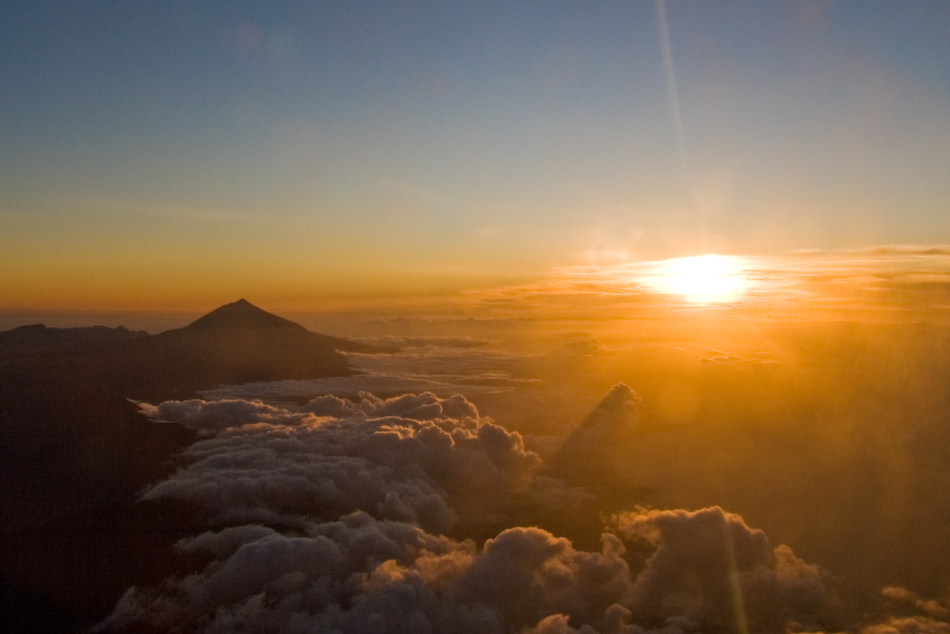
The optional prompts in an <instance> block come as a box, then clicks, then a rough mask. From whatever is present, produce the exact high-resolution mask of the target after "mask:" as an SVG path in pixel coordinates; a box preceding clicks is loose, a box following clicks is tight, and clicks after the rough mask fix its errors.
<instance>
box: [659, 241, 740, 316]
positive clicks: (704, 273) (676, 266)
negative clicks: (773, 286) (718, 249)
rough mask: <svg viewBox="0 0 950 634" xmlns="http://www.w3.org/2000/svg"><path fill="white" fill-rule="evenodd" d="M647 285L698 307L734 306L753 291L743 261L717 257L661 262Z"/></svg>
mask: <svg viewBox="0 0 950 634" xmlns="http://www.w3.org/2000/svg"><path fill="white" fill-rule="evenodd" d="M643 282H644V283H645V284H646V285H647V286H649V287H650V288H651V289H652V290H654V291H657V292H660V293H666V294H670V295H679V296H681V297H683V298H684V299H685V300H686V301H688V302H692V303H694V304H709V303H722V302H734V301H736V300H737V299H739V298H740V297H742V294H743V293H745V291H746V290H747V289H748V288H749V280H748V279H746V277H745V276H744V275H743V266H742V262H741V260H740V258H737V257H735V256H728V255H716V254H714V253H710V254H709V255H700V256H695V257H689V258H673V259H670V260H663V261H662V262H657V263H656V266H654V267H653V268H651V269H649V270H648V271H647V273H646V275H645V276H644V279H643Z"/></svg>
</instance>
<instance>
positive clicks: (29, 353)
mask: <svg viewBox="0 0 950 634" xmlns="http://www.w3.org/2000/svg"><path fill="white" fill-rule="evenodd" d="M394 350H395V349H393V348H381V347H374V346H367V345H363V344H360V343H356V342H353V341H348V340H346V339H341V338H338V337H331V336H328V335H323V334H319V333H315V332H311V331H309V330H307V329H306V328H304V327H303V326H301V325H299V324H296V323H294V322H292V321H289V320H287V319H284V318H282V317H278V316H277V315H273V314H271V313H268V312H266V311H264V310H261V309H260V308H258V307H256V306H254V305H253V304H251V303H249V302H247V301H246V300H243V299H242V300H239V301H237V302H234V303H232V304H227V305H225V306H221V307H220V308H218V309H216V310H213V311H211V312H210V313H208V314H207V315H204V316H203V317H201V318H199V319H197V320H196V321H194V322H193V323H191V324H189V325H187V326H185V327H183V328H178V329H175V330H168V331H165V332H163V333H160V334H158V335H150V334H148V333H145V332H133V331H130V330H127V329H125V328H122V327H119V328H106V327H103V326H94V327H91V328H47V327H46V326H44V325H42V324H36V325H31V326H22V327H20V328H14V329H13V330H9V331H6V332H2V333H0V388H2V389H0V508H2V509H3V512H2V513H0V599H2V601H0V613H2V614H3V615H4V617H5V618H6V617H10V619H11V620H10V622H11V623H13V624H14V625H15V624H16V623H18V622H19V621H17V619H18V618H19V619H21V620H22V623H21V624H25V623H29V627H26V626H25V625H24V627H23V628H21V629H23V630H29V631H84V630H86V629H87V628H89V627H90V626H92V625H93V624H94V623H96V622H97V621H99V620H101V619H102V618H104V617H105V616H106V615H107V614H108V613H109V611H110V610H111V609H112V607H113V606H114V605H115V602H116V601H117V600H118V598H119V596H120V595H121V593H122V592H123V591H124V590H125V589H126V588H128V587H129V586H130V585H134V584H136V583H151V582H157V580H158V579H160V578H161V576H159V575H160V574H161V575H163V574H165V573H162V572H161V568H162V567H163V566H166V567H167V566H168V565H172V563H173V562H171V563H170V562H169V561H168V560H167V557H166V556H165V555H164V554H163V553H164V552H165V551H164V549H165V548H166V547H167V545H168V544H171V543H174V542H175V541H176V540H177V539H180V538H182V537H184V536H185V535H187V534H190V532H193V531H192V529H193V528H194V527H190V528H189V529H188V530H185V531H184V532H183V533H178V532H176V531H177V529H176V528H175V526H176V524H175V522H176V521H178V520H175V521H172V522H171V523H170V520H169V518H168V517H167V513H165V512H164V511H163V510H162V509H161V508H159V507H158V506H156V505H154V504H147V503H136V502H135V500H136V498H137V497H138V495H139V493H140V492H141V490H142V487H143V486H144V485H145V484H147V483H148V482H152V481H155V480H157V479H160V478H163V477H165V476H167V474H168V473H169V471H170V470H172V469H174V467H175V456H176V455H177V453H178V452H179V451H180V450H181V449H183V448H184V447H186V446H187V445H188V444H190V443H191V442H193V441H194V440H195V438H196V436H195V433H194V432H193V431H191V430H188V429H185V428H183V427H181V426H179V425H176V424H155V423H150V422H148V421H146V420H145V419H144V418H143V417H142V416H141V415H140V414H139V413H138V409H137V407H136V405H135V404H134V403H133V402H131V401H130V400H129V399H135V400H146V401H149V402H160V401H163V400H169V399H186V398H195V397H199V396H200V391H201V390H204V389H209V388H214V387H218V386H219V385H222V384H237V383H246V382H250V381H273V380H281V379H307V378H316V377H324V376H345V375H350V374H353V370H351V369H350V368H349V366H348V365H347V362H346V357H345V356H344V355H343V354H341V351H348V352H349V351H352V352H385V351H394ZM182 521H185V520H182ZM79 542H81V543H82V544H83V548H82V549H77V548H75V544H76V543H79ZM36 562H41V564H40V565H39V566H37V563H36ZM43 562H45V563H43ZM38 570H46V571H48V570H56V571H58V572H57V573H56V575H53V576H49V575H48V576H47V577H38V576H37V571H38ZM166 572H167V571H166ZM90 575H92V576H93V578H95V579H96V583H94V584H90V583H87V582H86V580H87V579H88V578H89V576H90ZM150 579H151V581H149V580H150ZM37 614H41V615H43V617H42V623H41V624H40V625H43V626H42V627H40V626H38V625H37V622H36V618H35V615H37ZM5 629H6V628H5ZM16 629H17V628H16V627H14V628H13V630H16ZM11 631H12V630H11Z"/></svg>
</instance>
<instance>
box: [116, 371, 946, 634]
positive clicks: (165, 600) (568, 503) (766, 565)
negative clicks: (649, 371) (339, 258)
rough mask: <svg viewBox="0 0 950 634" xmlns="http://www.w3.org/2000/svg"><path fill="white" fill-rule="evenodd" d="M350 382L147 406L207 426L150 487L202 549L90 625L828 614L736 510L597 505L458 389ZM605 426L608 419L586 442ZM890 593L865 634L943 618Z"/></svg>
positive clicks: (755, 627) (645, 624) (656, 624)
mask: <svg viewBox="0 0 950 634" xmlns="http://www.w3.org/2000/svg"><path fill="white" fill-rule="evenodd" d="M361 396H362V397H361V398H360V399H359V400H355V401H354V400H348V399H342V398H338V397H334V396H323V397H319V398H316V399H313V400H312V401H310V402H309V403H307V404H306V405H304V406H302V407H300V408H296V409H282V408H278V407H274V406H270V405H266V404H263V403H261V402H259V401H239V400H228V401H219V402H211V401H202V400H192V401H184V402H175V401H172V402H166V403H162V404H159V405H157V406H153V405H148V404H141V405H140V408H141V411H142V412H143V413H144V414H146V415H147V416H149V417H150V418H152V419H153V420H163V421H175V422H180V423H183V424H186V425H188V426H190V427H193V428H197V429H201V430H203V431H204V432H205V433H206V434H213V435H212V436H211V437H207V438H205V439H203V440H200V441H199V442H197V443H195V444H194V445H193V446H192V447H191V448H189V449H188V451H187V452H186V454H185V458H186V460H187V464H186V466H184V467H183V468H182V469H180V470H179V471H178V473H176V474H174V475H173V476H171V477H170V478H168V479H166V480H164V481H162V482H159V483H157V484H156V485H154V486H153V487H152V488H150V489H149V490H148V491H147V492H146V493H145V495H144V498H145V499H148V500H153V499H165V500H179V501H182V502H186V503H188V504H190V505H193V506H194V507H196V508H198V509H200V510H201V513H202V514H203V515H204V517H205V518H206V520H207V522H208V526H209V530H208V531H206V532H204V533H202V534H200V535H196V536H193V537H190V538H187V539H184V540H182V541H180V542H179V543H178V544H177V546H176V547H177V549H178V550H179V551H180V552H182V553H186V554H193V555H199V556H200V557H199V559H201V558H203V559H201V560H203V561H207V562H208V563H207V565H205V566H204V567H203V568H201V569H195V570H191V571H190V572H188V573H186V574H183V575H181V576H179V577H177V578H172V579H167V580H166V581H165V582H164V583H163V584H162V585H161V586H160V587H158V588H130V589H129V590H128V591H127V592H126V593H125V595H124V596H123V597H122V599H121V600H120V601H119V603H118V605H117V606H116V608H115V610H114V612H113V614H112V615H111V616H110V617H109V619H107V621H105V622H104V623H102V624H101V625H100V628H101V629H105V630H123V631H137V630H140V629H142V628H147V627H152V628H157V629H158V630H159V631H171V630H179V629H180V630H181V631H201V632H234V631H246V632H312V631H342V632H369V631H372V632H463V633H464V632H472V633H476V632H478V633H484V632H489V633H491V632H498V633H503V632H532V633H537V634H541V633H547V634H552V633H556V632H557V633H567V632H583V633H585V634H620V633H628V634H633V633H638V634H643V633H644V632H649V631H657V632H660V631H662V632H665V633H667V634H678V633H686V632H700V631H701V632H733V631H740V632H746V631H747V632H762V633H770V632H774V633H776V634H777V633H779V632H787V631H821V630H826V631H831V628H837V626H838V622H837V619H838V616H837V603H836V599H835V596H834V593H833V592H832V590H830V589H829V587H828V586H827V585H826V583H825V581H824V580H823V575H822V573H821V572H820V571H819V570H818V568H817V567H816V566H814V565H811V564H808V563H806V562H804V561H802V560H801V559H799V558H798V557H797V556H795V554H794V553H793V552H792V550H791V549H790V548H788V547H787V546H784V545H779V546H773V545H772V544H770V543H769V540H768V538H767V537H766V535H765V534H764V533H762V532H761V531H759V530H756V529H754V528H751V527H749V526H748V525H747V524H746V523H745V522H744V521H743V519H742V518H741V517H739V516H737V515H733V514H730V513H727V512H724V511H723V510H722V509H720V508H718V507H712V508H706V509H701V510H697V511H686V510H656V509H653V510H648V509H636V510H632V511H627V512H623V513H619V514H615V515H613V516H611V517H609V518H606V519H602V518H600V517H599V516H598V515H597V514H596V513H594V512H592V511H591V510H590V507H588V506H584V504H581V503H577V501H578V500H580V499H582V498H583V496H582V495H581V492H579V491H577V490H576V489H572V488H571V487H569V486H567V485H566V484H564V482H562V481H561V480H559V479H558V477H557V475H558V474H557V473H556V472H552V470H551V468H550V467H548V466H546V465H544V464H543V463H542V461H541V459H540V458H539V457H538V456H537V455H536V454H534V453H532V452H531V451H528V450H526V449H525V446H524V443H523V441H522V438H521V436H520V435H519V434H517V433H515V432H511V431H508V430H506V429H505V428H503V427H501V426H499V425H498V424H496V423H495V422H494V421H491V420H490V419H487V418H484V417H481V416H479V413H478V411H477V410H476V408H475V407H474V406H473V405H472V404H471V403H470V402H468V401H467V400H466V399H465V398H464V397H461V396H454V397H451V398H441V397H438V396H436V395H434V394H431V393H423V394H419V395H412V394H409V395H404V396H401V397H398V398H392V399H388V400H383V399H379V398H376V397H374V396H372V395H370V394H363V395H361ZM638 400H639V399H638V397H637V396H636V394H635V393H634V392H633V390H631V389H630V388H629V387H628V386H626V385H623V384H619V385H617V386H615V387H614V388H612V389H611V390H610V392H609V393H608V394H607V395H606V396H605V397H604V398H603V400H602V401H601V403H600V405H598V407H597V408H596V409H595V410H594V411H593V412H592V414H591V416H590V417H588V419H587V420H586V421H585V423H584V424H583V425H582V426H581V427H580V429H581V430H585V431H587V430H604V429H607V430H609V429H611V428H614V427H616V426H618V425H623V426H629V425H635V424H636V404H637V402H638ZM597 438H609V433H607V432H603V433H601V434H600V435H599V436H596V437H595V436H592V437H591V438H588V439H587V442H588V443H594V442H596V441H597ZM532 508H533V509H544V512H547V513H551V512H554V511H557V512H560V513H562V514H564V515H570V516H572V518H571V519H572V521H574V522H576V523H580V524H590V523H594V524H596V525H600V526H602V529H601V547H600V549H599V550H597V549H593V550H588V549H584V548H581V547H579V546H577V545H575V544H574V543H572V542H571V541H570V540H569V539H566V538H564V537H559V536H557V535H554V534H552V533H551V532H549V531H547V530H544V529H542V528H538V527H536V526H529V525H519V524H518V522H519V519H521V518H523V514H524V512H525V511H524V509H532ZM486 531H491V532H490V533H487V534H490V535H491V536H490V537H489V538H488V539H483V538H480V537H479V536H480V535H486ZM888 593H889V594H887V596H888V598H889V599H890V600H892V601H897V602H901V603H902V605H905V606H909V607H908V609H909V610H910V611H911V612H913V611H915V610H916V614H906V615H903V616H899V617H898V616H894V617H889V620H886V621H885V622H882V623H879V624H875V625H873V626H868V629H867V633H868V634H871V633H873V634H878V632H881V633H883V632H885V631H896V632H911V631H915V632H945V631H946V630H944V629H941V628H944V627H945V626H946V623H945V622H943V621H942V620H941V619H945V618H946V613H945V610H946V606H945V605H944V604H942V603H940V602H933V601H931V602H927V601H926V600H924V599H922V598H920V597H917V596H916V595H913V594H912V593H908V592H907V591H904V590H902V589H899V588H897V589H889V590H888ZM875 628H876V629H875ZM888 628H890V629H888Z"/></svg>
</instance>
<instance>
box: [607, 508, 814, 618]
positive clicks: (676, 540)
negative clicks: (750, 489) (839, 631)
mask: <svg viewBox="0 0 950 634" xmlns="http://www.w3.org/2000/svg"><path fill="white" fill-rule="evenodd" d="M614 521H615V525H616V527H617V531H618V533H619V534H620V535H622V536H624V537H625V538H627V539H630V540H633V541H634V542H635V543H640V544H648V545H649V547H650V548H651V549H652V553H651V554H650V556H649V558H648V559H647V560H646V562H645V566H644V568H643V571H642V572H641V573H640V575H639V576H638V577H637V580H636V583H635V585H634V595H633V600H632V605H633V608H634V610H635V612H636V613H637V614H638V615H639V616H640V618H642V619H644V620H645V621H646V622H648V623H651V624H654V625H659V624H662V623H664V622H666V621H667V620H668V619H670V618H673V617H685V618H687V619H689V620H690V621H693V622H695V623H699V624H700V625H702V626H703V627H704V628H710V627H711V628H714V629H717V630H719V629H733V627H734V626H735V625H736V624H740V623H741V624H742V629H740V630H739V631H745V630H746V629H747V630H748V631H753V632H779V631H782V630H783V628H784V626H785V624H787V623H797V624H799V625H803V626H805V627H808V628H815V627H817V626H818V625H819V623H820V621H821V619H822V618H823V617H826V616H827V613H828V610H829V608H830V607H831V605H832V601H831V596H830V594H829V592H828V590H827V589H826V587H825V585H824V583H823V582H822V579H821V576H820V574H819V571H818V568H817V567H816V566H813V565H810V564H806V563H805V562H803V561H802V560H801V559H799V558H798V557H796V556H795V555H794V553H792V551H791V549H790V548H789V547H788V546H784V545H782V546H778V547H776V548H771V547H770V545H769V541H768V538H767V537H766V535H765V533H763V532H762V531H760V530H756V529H752V528H750V527H749V526H747V525H746V523H745V522H744V521H743V520H742V518H741V517H739V516H737V515H733V514H731V513H725V512H723V510H722V509H720V508H718V507H713V508H707V509H703V510H700V511H694V512H688V511H684V510H664V511H658V510H652V511H644V512H636V513H625V514H621V515H618V516H617V517H616V518H615V520H614Z"/></svg>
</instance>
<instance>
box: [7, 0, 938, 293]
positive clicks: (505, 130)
mask: <svg viewBox="0 0 950 634" xmlns="http://www.w3.org/2000/svg"><path fill="white" fill-rule="evenodd" d="M0 68H2V70H0V146H2V147H3V151H2V152H0V270H2V271H3V275H2V276H0V309H2V310H24V309H28V310H67V309H76V310H119V309H124V310H125V309H127V310H186V311H187V310H205V309H210V308H213V307H214V306H216V305H218V304H220V303H224V302H225V301H233V300H235V299H236V298H238V297H244V296H249V297H250V298H251V299H254V300H257V301H258V302H263V303H264V304H265V305H268V306H279V307H280V306H282V307H293V308H296V309H300V310H303V309H311V310H317V309H318V308H320V307H321V306H324V307H325V306H330V305H333V302H334V301H335V302H338V303H339V302H343V303H346V301H349V302H351V303H352V302H353V301H356V300H355V299H354V298H376V299H377V300H378V301H379V302H383V303H384V302H385V301H392V300H393V298H400V297H406V296H426V295H433V294H458V293H460V292H468V291H471V290H472V289H482V290H485V289H492V288H500V287H505V286H508V285H511V284H523V283H531V282H536V281H537V280H540V279H544V278H545V277H546V276H549V275H550V274H551V272H552V271H553V270H556V269H559V268H563V267H576V266H583V265H611V266H613V265H616V264H618V263H636V262H643V261H652V260H658V259H664V258H670V257H682V256H696V255H702V254H705V253H719V254H734V255H750V256H772V255H781V254H787V253H789V252H793V251H797V250H803V249H807V250H814V249H822V250H842V249H845V250H847V249H860V248H867V247H873V246H878V245H892V244H901V245H907V244H910V245H913V244H918V245H919V244H924V245H933V244H941V243H947V242H950V208H948V200H950V179H948V178H946V175H947V174H948V173H950V6H948V5H947V3H945V2H926V1H920V2H914V3H896V2H864V1H862V2H845V1H841V2H729V3H726V2H707V3H702V4H699V3H687V2H678V1H675V0H671V1H669V2H666V3H665V4H663V3H659V4H658V3H654V2H646V1H641V2H598V3H585V2H544V3H529V2H524V3H501V2H498V3H495V2H481V3H478V4H477V5H476V6H467V7H466V6H455V5H453V4H446V3H429V2H347V3H333V2H275V3H253V2H227V3H223V2H204V3H187V2H162V3H157V2H128V3H120V4H117V3H108V2H82V3H78V2H77V3H44V2H21V1H18V0H14V1H11V2H5V3H4V4H3V7H2V8H0ZM347 298H348V299H347ZM374 301H376V300H374Z"/></svg>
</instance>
